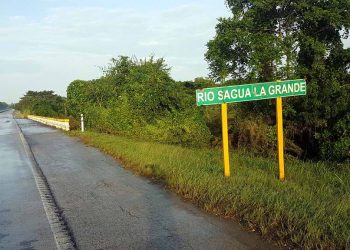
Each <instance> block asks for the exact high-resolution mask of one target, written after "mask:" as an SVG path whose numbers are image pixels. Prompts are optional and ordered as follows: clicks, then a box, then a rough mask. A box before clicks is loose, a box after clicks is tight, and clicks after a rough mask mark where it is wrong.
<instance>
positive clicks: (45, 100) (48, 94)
mask: <svg viewBox="0 0 350 250" xmlns="http://www.w3.org/2000/svg"><path fill="white" fill-rule="evenodd" d="M15 108H16V109H17V110H19V111H21V112H22V113H24V114H33V115H40V116H48V117H63V116H64V115H65V113H66V112H65V98H64V97H62V96H59V95H56V94H54V92H53V91H28V92H27V93H26V94H25V95H24V96H23V97H22V98H21V100H20V101H19V102H18V103H17V104H16V105H15Z"/></svg>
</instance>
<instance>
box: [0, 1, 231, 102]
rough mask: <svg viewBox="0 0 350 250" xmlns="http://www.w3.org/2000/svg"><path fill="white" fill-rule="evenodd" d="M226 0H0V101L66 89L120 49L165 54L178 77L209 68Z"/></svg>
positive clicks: (187, 77) (200, 73)
mask: <svg viewBox="0 0 350 250" xmlns="http://www.w3.org/2000/svg"><path fill="white" fill-rule="evenodd" d="M229 15H230V13H229V11H228V9H227V8H226V6H225V3H224V0H220V1H218V0H187V1H186V0H172V1H159V0H148V1H140V0H139V1H136V0H129V1H125V0H123V1H120V0H100V1H92V0H85V1H79V0H11V1H5V0H4V1H3V0H0V55H1V56H0V90H1V91H0V101H5V102H7V103H13V102H17V101H18V100H19V98H20V97H21V96H23V95H24V94H25V93H26V92H27V91H28V90H35V91H39V90H54V91H55V92H56V93H57V94H60V95H63V96H65V95H66V88H67V86H68V85H69V83H70V82H72V81H73V80H75V79H83V80H89V79H93V78H98V77H100V76H101V70H100V67H101V66H105V65H107V64H108V62H109V60H110V59H111V58H112V57H117V56H118V55H127V56H136V57H137V58H144V57H148V56H150V55H155V56H156V57H164V58H165V60H166V62H167V64H168V65H169V66H171V68H172V69H171V75H172V77H173V78H174V79H176V80H192V79H194V78H195V77H199V76H207V74H208V70H207V67H208V65H207V63H206V61H205V60H204V53H205V51H206V43H207V42H208V41H209V40H210V39H212V38H213V36H214V34H215V25H216V24H217V22H218V21H217V18H219V17H224V16H229Z"/></svg>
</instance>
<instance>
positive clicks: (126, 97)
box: [67, 56, 350, 161]
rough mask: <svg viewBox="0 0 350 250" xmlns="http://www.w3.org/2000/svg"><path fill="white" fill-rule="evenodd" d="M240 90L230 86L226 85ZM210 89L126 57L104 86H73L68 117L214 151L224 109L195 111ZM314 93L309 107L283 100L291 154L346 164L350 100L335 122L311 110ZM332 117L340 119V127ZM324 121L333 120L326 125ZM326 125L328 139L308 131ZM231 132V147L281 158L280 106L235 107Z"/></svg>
mask: <svg viewBox="0 0 350 250" xmlns="http://www.w3.org/2000/svg"><path fill="white" fill-rule="evenodd" d="M239 83H241V82H240V81H235V80H230V81H228V82H226V83H225V84H228V85H232V84H239ZM210 86H213V83H212V82H211V81H210V80H208V79H204V78H196V79H195V80H194V81H187V82H176V81H174V80H173V79H172V78H171V77H170V75H169V68H168V67H167V65H166V64H165V62H164V60H163V59H155V58H153V57H151V58H150V59H145V60H137V59H131V58H129V57H125V56H120V57H118V58H117V59H112V60H111V62H110V64H109V65H108V66H107V67H105V68H104V69H103V76H102V77H101V78H99V79H94V80H90V81H82V80H75V81H73V82H72V83H71V84H70V85H69V86H68V89H67V110H68V112H69V115H71V116H72V117H74V118H75V119H76V120H77V121H78V120H79V119H80V114H81V113H83V114H84V115H85V121H86V127H87V128H90V129H93V130H95V131H99V132H106V133H110V134H123V135H128V136H136V137H142V138H147V139H152V140H155V141H161V142H168V143H174V144H182V145H189V146H214V147H215V146H220V145H221V116H220V106H219V105H215V106H207V107H196V106H195V89H198V88H204V87H210ZM312 86H313V85H312V84H310V87H308V88H310V89H309V90H308V91H309V92H311V93H309V94H308V96H309V95H311V97H310V99H308V98H309V97H308V96H307V97H299V99H302V98H304V99H305V100H304V101H298V99H297V98H286V99H284V102H283V104H284V116H285V120H284V127H285V131H284V132H285V137H286V138H285V150H286V152H287V153H288V154H290V155H293V156H296V157H305V156H307V157H310V156H315V155H318V156H319V157H322V158H323V159H327V160H338V161H343V160H347V159H349V157H350V156H349V148H350V139H349V127H350V118H349V112H348V109H347V105H349V101H348V100H350V98H348V100H347V99H346V98H345V97H346V95H348V94H349V93H350V92H345V93H344V94H343V97H342V99H339V101H340V100H341V103H342V105H338V106H337V110H334V112H333V113H332V112H330V113H329V114H330V116H329V115H327V114H326V113H325V112H326V110H327V108H332V106H322V105H318V104H313V102H314V101H315V98H314V97H312V95H313V94H312V92H313V90H312ZM318 95H321V94H320V93H318ZM320 98H321V97H320ZM327 100H328V99H327ZM325 101H326V100H325ZM305 103H309V104H308V105H306V104H305ZM305 105H306V106H305ZM312 109H314V110H315V111H314V112H312ZM298 110H299V112H297V111H298ZM316 112H317V113H316ZM313 114H314V116H313ZM331 114H333V115H335V116H334V119H333V118H332V117H333V116H332V115H331ZM324 116H327V117H328V118H326V117H325V118H322V117H324ZM321 118H322V119H323V120H322V119H321ZM322 121H323V124H324V125H323V126H326V127H325V128H326V129H325V130H322V131H319V129H320V128H321V127H322V126H321V125H320V124H318V126H316V125H315V128H316V129H315V130H314V131H311V130H310V126H309V125H308V126H305V123H310V124H312V123H315V122H319V123H320V122H322ZM229 126H230V127H229V135H230V142H231V145H232V146H234V147H239V148H247V149H249V151H252V152H256V153H258V154H260V155H270V156H271V155H273V154H275V152H276V127H275V103H274V100H265V101H260V102H248V103H238V104H230V105H229ZM310 137H312V138H313V139H310Z"/></svg>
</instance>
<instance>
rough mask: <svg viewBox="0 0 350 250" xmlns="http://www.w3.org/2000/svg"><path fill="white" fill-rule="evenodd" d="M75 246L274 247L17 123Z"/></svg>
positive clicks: (45, 131)
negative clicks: (66, 224) (72, 236)
mask: <svg viewBox="0 0 350 250" xmlns="http://www.w3.org/2000/svg"><path fill="white" fill-rule="evenodd" d="M18 123H19V124H20V126H21V128H22V131H23V133H24V135H25V137H26V139H27V141H28V143H29V145H30V147H31V148H32V151H33V153H34V155H35V158H36V160H37V162H38V164H39V165H40V167H41V169H42V171H43V173H44V175H45V176H46V178H47V180H48V183H49V185H50V187H51V190H52V192H53V193H54V196H55V197H56V201H57V203H58V205H59V207H60V208H61V209H62V211H63V215H64V218H65V219H66V221H67V223H68V225H69V227H70V230H71V232H72V233H73V235H74V238H75V240H76V244H77V246H78V248H80V249H275V248H276V247H274V246H273V245H271V244H269V243H267V242H264V241H262V240H261V239H260V238H259V236H258V235H256V234H255V233H250V232H245V231H244V230H242V228H241V227H240V226H239V225H238V224H237V223H235V222H233V221H228V220H225V219H222V218H217V217H214V216H210V215H207V214H206V213H204V212H203V211H201V210H199V209H198V208H196V207H195V206H193V205H192V204H190V203H188V202H184V201H181V200H180V199H179V198H178V197H177V196H176V195H174V194H173V193H171V192H169V191H167V190H165V189H164V188H163V187H161V186H159V185H156V184H154V183H152V182H151V181H150V180H148V179H146V178H143V177H140V176H135V175H134V174H133V173H131V172H129V171H127V170H125V169H123V168H122V167H121V166H120V165H119V164H118V163H117V162H116V161H115V160H114V159H112V158H111V157H109V156H106V155H105V154H103V153H101V152H100V151H98V150H96V149H94V148H92V147H87V146H85V145H84V144H82V143H81V142H79V140H78V139H76V138H71V137H69V136H67V135H65V134H63V133H62V132H59V131H57V130H56V129H51V128H48V127H45V126H42V125H39V124H38V123H35V122H32V121H29V120H24V119H22V120H18Z"/></svg>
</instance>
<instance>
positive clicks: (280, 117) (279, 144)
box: [276, 97, 284, 181]
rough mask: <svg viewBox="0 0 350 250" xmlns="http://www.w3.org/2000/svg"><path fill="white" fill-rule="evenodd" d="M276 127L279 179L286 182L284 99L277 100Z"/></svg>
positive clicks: (278, 98)
mask: <svg viewBox="0 0 350 250" xmlns="http://www.w3.org/2000/svg"><path fill="white" fill-rule="evenodd" d="M276 123H277V124H276V126H277V148H278V167H279V179H280V180H281V181H284V142H283V114H282V97H277V98H276Z"/></svg>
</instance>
